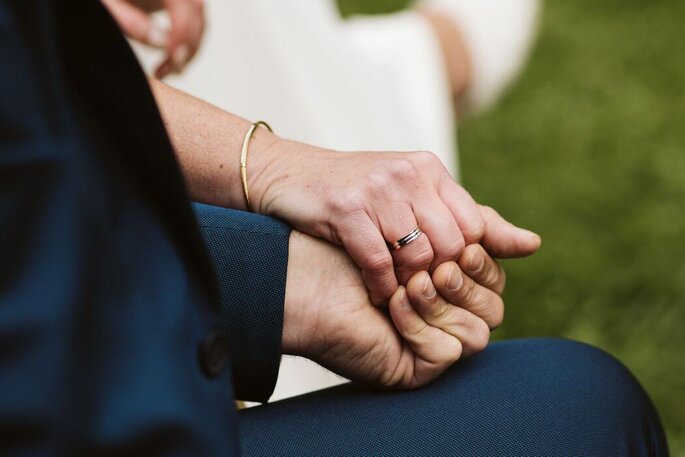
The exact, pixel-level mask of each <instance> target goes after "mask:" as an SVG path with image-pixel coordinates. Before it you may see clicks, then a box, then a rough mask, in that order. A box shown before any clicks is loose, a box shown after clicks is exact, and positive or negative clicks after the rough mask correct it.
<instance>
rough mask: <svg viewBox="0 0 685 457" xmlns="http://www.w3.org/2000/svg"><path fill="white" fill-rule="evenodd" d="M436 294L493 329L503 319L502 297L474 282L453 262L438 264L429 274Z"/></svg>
mask: <svg viewBox="0 0 685 457" xmlns="http://www.w3.org/2000/svg"><path fill="white" fill-rule="evenodd" d="M431 277H432V279H433V284H434V285H435V288H436V290H437V291H438V294H440V296H441V297H443V298H444V299H445V300H446V301H447V302H449V303H451V304H452V305H455V306H458V307H460V308H463V309H465V310H467V311H469V312H471V313H473V314H475V315H476V316H477V317H479V318H481V319H482V320H484V321H485V323H486V324H487V325H488V327H489V328H490V329H495V328H497V327H499V326H500V325H501V324H502V321H503V320H504V302H503V301H502V297H500V296H499V295H498V294H496V293H495V292H493V291H492V290H490V289H488V288H487V287H483V286H481V285H479V284H478V283H476V282H475V281H474V280H473V279H471V278H470V277H469V276H468V275H466V274H464V273H463V272H462V271H461V269H460V268H459V265H457V264H456V263H455V262H447V263H443V264H442V265H440V266H438V268H436V269H435V271H434V272H433V275H432V276H431Z"/></svg>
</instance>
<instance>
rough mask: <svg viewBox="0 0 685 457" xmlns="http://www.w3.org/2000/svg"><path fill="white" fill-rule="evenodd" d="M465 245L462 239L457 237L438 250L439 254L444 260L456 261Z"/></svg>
mask: <svg viewBox="0 0 685 457" xmlns="http://www.w3.org/2000/svg"><path fill="white" fill-rule="evenodd" d="M464 247H465V243H464V239H463V238H461V237H459V238H455V239H454V240H452V242H450V243H449V244H448V245H447V246H445V247H444V248H443V249H441V250H440V254H441V256H442V257H444V258H445V260H452V261H454V260H457V259H458V258H459V256H460V255H461V253H462V252H463V251H464Z"/></svg>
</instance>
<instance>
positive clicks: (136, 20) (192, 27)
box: [102, 0, 205, 78]
mask: <svg viewBox="0 0 685 457" xmlns="http://www.w3.org/2000/svg"><path fill="white" fill-rule="evenodd" d="M102 1H103V3H104V4H105V6H106V7H107V8H108V9H109V11H110V12H111V13H112V15H113V16H114V18H115V19H116V21H117V22H118V23H119V26H120V27H121V29H122V30H123V32H124V33H125V34H126V35H127V36H128V37H130V38H132V39H134V40H136V41H139V42H141V43H143V44H146V45H148V46H152V47H155V48H159V49H164V50H165V51H166V53H165V58H164V59H163V60H162V62H161V63H160V64H159V65H158V66H157V68H156V70H155V76H156V77H157V78H164V77H165V76H167V75H168V74H170V73H174V72H176V73H179V72H181V71H182V70H183V69H184V68H185V66H186V65H187V64H188V62H190V61H191V60H192V58H193V57H194V56H195V54H196V53H197V50H198V48H199V47H200V44H201V42H202V37H203V35H204V31H205V15H204V2H203V0H102ZM161 10H164V11H166V13H167V14H168V15H169V20H170V27H164V26H162V25H160V24H159V23H158V22H156V21H155V20H154V18H153V13H155V12H157V11H161Z"/></svg>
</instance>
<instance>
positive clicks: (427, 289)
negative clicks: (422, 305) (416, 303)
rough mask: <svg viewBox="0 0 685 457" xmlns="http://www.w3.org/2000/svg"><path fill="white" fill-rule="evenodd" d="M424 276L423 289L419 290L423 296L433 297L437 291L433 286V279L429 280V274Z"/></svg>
mask: <svg viewBox="0 0 685 457" xmlns="http://www.w3.org/2000/svg"><path fill="white" fill-rule="evenodd" d="M426 276H427V278H426V282H425V283H423V290H422V291H421V294H423V297H424V298H433V297H435V294H436V293H437V292H436V291H435V287H433V281H431V278H430V276H428V275H426Z"/></svg>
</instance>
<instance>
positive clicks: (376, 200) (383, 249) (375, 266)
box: [248, 142, 540, 304]
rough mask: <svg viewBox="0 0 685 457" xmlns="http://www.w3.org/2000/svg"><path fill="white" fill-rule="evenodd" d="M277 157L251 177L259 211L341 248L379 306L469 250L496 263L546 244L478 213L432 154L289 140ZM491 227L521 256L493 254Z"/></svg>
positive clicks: (483, 212) (484, 212)
mask: <svg viewBox="0 0 685 457" xmlns="http://www.w3.org/2000/svg"><path fill="white" fill-rule="evenodd" d="M270 149H271V150H275V149H278V150H279V151H280V152H279V153H278V154H270V153H269V151H264V157H261V158H259V159H258V160H259V162H261V163H262V168H261V170H260V172H254V173H253V174H252V175H251V177H250V187H251V194H252V196H253V199H254V201H255V202H256V204H255V205H254V208H255V210H256V211H258V212H260V213H263V214H268V215H271V216H275V217H278V218H281V219H283V220H286V221H288V222H289V223H290V224H292V225H293V226H295V227H296V228H297V229H299V230H301V231H303V232H305V233H308V234H310V235H313V236H318V237H321V238H324V239H326V240H328V241H331V242H332V243H335V244H338V245H342V246H343V247H344V248H345V249H346V250H347V252H348V254H349V255H350V257H351V258H352V260H354V262H355V263H356V264H357V265H358V266H359V267H360V269H361V271H362V275H363V278H364V282H365V283H366V285H367V287H368V289H369V291H370V296H371V300H372V302H373V303H375V304H379V303H383V302H386V301H387V300H388V299H389V298H390V296H391V295H392V294H393V293H394V292H395V291H396V290H397V287H398V284H407V281H408V280H409V278H410V277H411V276H413V275H414V274H415V273H416V272H419V271H426V270H427V271H433V269H435V267H437V266H438V265H440V264H442V263H444V262H447V261H450V260H455V259H457V258H458V257H459V256H460V255H461V252H462V250H463V249H464V246H465V245H469V244H473V243H482V244H483V246H484V247H485V248H486V249H487V250H488V252H491V253H493V254H496V255H497V256H498V257H510V256H522V255H528V254H531V253H533V252H534V251H535V250H536V249H537V248H538V247H539V245H540V238H539V237H538V236H537V235H535V234H533V233H531V232H528V231H527V230H523V229H518V228H516V227H514V226H513V225H511V224H509V223H507V222H506V221H504V220H503V219H502V218H500V217H499V216H498V215H497V214H496V213H495V212H494V210H492V209H490V208H486V207H481V206H479V205H477V204H476V203H475V202H474V201H473V199H472V198H471V196H470V195H469V194H468V193H467V192H466V191H465V190H464V189H463V188H462V187H461V186H460V185H458V184H457V183H456V182H455V181H454V180H453V179H452V177H451V176H450V174H449V173H448V172H447V170H446V169H445V167H444V166H443V165H442V163H441V162H440V160H439V159H438V158H437V157H436V156H434V155H433V154H431V153H428V152H406V153H390V152H354V153H344V152H333V151H326V150H323V149H319V148H314V147H310V146H305V145H302V144H300V143H289V146H284V145H283V143H282V142H280V143H279V144H278V147H277V148H276V147H271V148H270ZM255 160H257V159H255ZM249 172H250V170H248V174H249ZM484 216H487V217H484ZM487 223H490V224H493V227H492V230H491V231H490V233H492V232H493V230H494V231H496V232H498V236H507V237H510V238H511V239H512V241H513V242H512V243H509V244H508V245H507V246H508V248H507V249H514V248H515V250H512V251H506V250H502V249H499V250H496V248H497V246H493V245H492V243H491V242H490V239H489V237H488V236H485V237H484V234H485V233H486V224H487ZM416 227H420V229H421V230H422V231H423V234H422V235H421V236H420V237H419V238H418V239H416V240H415V241H414V242H412V243H411V244H408V245H407V246H405V247H403V248H401V249H399V250H392V251H391V250H389V248H388V243H392V242H393V241H396V240H398V239H400V238H402V237H404V236H405V235H407V234H409V233H410V232H412V230H414V229H415V228H416ZM490 236H492V235H490Z"/></svg>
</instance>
